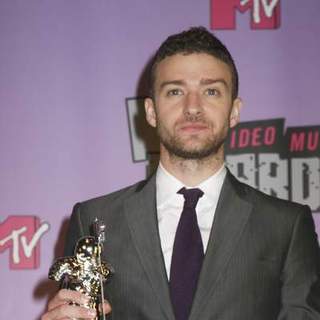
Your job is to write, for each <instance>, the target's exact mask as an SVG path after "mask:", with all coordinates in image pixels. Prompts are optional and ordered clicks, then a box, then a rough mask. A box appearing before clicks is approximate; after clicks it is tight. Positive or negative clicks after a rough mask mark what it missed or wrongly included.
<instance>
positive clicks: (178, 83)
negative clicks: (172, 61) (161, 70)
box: [160, 80, 185, 90]
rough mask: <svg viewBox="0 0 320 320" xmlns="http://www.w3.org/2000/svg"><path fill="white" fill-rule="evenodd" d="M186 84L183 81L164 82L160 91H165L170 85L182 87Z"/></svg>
mask: <svg viewBox="0 0 320 320" xmlns="http://www.w3.org/2000/svg"><path fill="white" fill-rule="evenodd" d="M184 84H185V82H184V81H183V80H169V81H163V82H161V84H160V90H161V89H163V88H164V87H165V86H168V85H175V86H182V85H184Z"/></svg>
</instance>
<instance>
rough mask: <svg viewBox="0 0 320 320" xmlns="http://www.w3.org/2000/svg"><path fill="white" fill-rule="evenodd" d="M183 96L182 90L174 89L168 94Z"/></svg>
mask: <svg viewBox="0 0 320 320" xmlns="http://www.w3.org/2000/svg"><path fill="white" fill-rule="evenodd" d="M181 94H182V91H181V90H180V89H172V90H169V91H168V92H167V95H168V96H179V95H181Z"/></svg>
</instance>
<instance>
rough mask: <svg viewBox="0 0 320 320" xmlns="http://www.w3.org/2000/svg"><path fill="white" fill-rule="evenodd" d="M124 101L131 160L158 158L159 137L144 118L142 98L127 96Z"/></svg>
mask: <svg viewBox="0 0 320 320" xmlns="http://www.w3.org/2000/svg"><path fill="white" fill-rule="evenodd" d="M126 103H127V114H128V124H129V132H130V141H131V151H132V159H133V161H134V162H140V161H146V160H153V159H151V158H158V154H159V139H158V136H157V134H156V131H155V129H154V128H152V127H151V126H150V125H149V124H148V123H147V120H146V119H145V111H144V98H128V99H126Z"/></svg>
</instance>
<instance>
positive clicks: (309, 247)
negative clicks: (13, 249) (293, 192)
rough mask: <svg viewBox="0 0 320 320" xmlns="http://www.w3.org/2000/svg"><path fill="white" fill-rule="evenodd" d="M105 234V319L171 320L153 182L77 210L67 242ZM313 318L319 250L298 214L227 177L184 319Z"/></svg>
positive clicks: (319, 307)
mask: <svg viewBox="0 0 320 320" xmlns="http://www.w3.org/2000/svg"><path fill="white" fill-rule="evenodd" d="M95 217H98V218H100V219H102V220H103V221H104V222H105V223H106V225H107V235H106V243H105V250H104V253H103V254H104V259H105V260H107V261H108V262H110V263H111V264H112V265H113V267H114V269H115V274H114V276H113V277H112V278H111V279H110V281H109V282H108V283H107V285H106V287H105V291H106V295H107V298H108V300H109V301H110V303H111V305H112V308H113V311H112V314H111V316H109V317H108V319H109V318H110V319H112V320H125V319H130V320H146V319H148V320H160V319H164V320H174V315H173V311H172V307H171V302H170V295H169V289H168V279H167V276H166V271H165V266H164V261H163V256H162V251H161V246H160V239H159V233H158V224H157V215H156V190H155V176H152V177H151V178H150V179H149V180H147V181H144V182H140V183H137V184H135V185H133V186H131V187H128V188H125V189H123V190H120V191H118V192H115V193H112V194H110V195H107V196H103V197H100V198H96V199H93V200H89V201H86V202H83V203H80V204H77V205H76V206H75V208H74V211H73V214H72V217H71V221H70V227H69V232H68V237H67V243H66V255H72V254H73V247H74V245H75V243H76V241H77V239H78V238H80V237H82V236H83V235H87V234H89V225H91V223H92V221H93V219H94V218H95ZM209 319H210V320H213V319H219V320H233V319H234V320H276V319H278V320H280V319H281V320H285V319H287V320H288V319H290V320H298V319H300V320H302V319H305V320H306V319H320V251H319V245H318V242H317V236H316V233H315V228H314V223H313V220H312V216H311V214H310V210H309V208H308V207H307V206H302V205H298V204H294V203H291V202H288V201H283V200H279V199H276V198H273V197H269V196H267V195H265V194H263V193H261V192H259V191H257V190H255V189H253V188H251V187H249V186H247V185H245V184H242V183H240V182H239V181H238V180H236V179H235V178H234V177H233V176H232V175H231V174H230V173H228V174H227V176H226V179H225V182H224V185H223V188H222V192H221V195H220V199H219V202H218V206H217V209H216V213H215V219H214V223H213V227H212V231H211V235H210V240H209V244H208V247H207V251H206V255H205V260H204V263H203V267H202V270H201V274H200V279H199V283H198V288H197V292H196V295H195V298H194V301H193V305H192V310H191V315H190V320H209Z"/></svg>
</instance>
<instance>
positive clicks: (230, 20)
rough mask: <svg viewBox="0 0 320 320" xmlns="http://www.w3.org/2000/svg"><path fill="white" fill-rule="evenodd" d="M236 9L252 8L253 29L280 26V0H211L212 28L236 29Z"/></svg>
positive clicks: (245, 9) (242, 10)
mask: <svg viewBox="0 0 320 320" xmlns="http://www.w3.org/2000/svg"><path fill="white" fill-rule="evenodd" d="M236 10H238V11H239V12H241V13H244V12H245V11H247V10H251V29H260V30H261V29H277V28H279V26H280V0H211V29H213V30H219V29H236Z"/></svg>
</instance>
